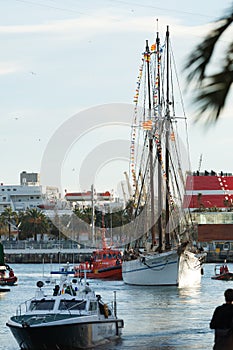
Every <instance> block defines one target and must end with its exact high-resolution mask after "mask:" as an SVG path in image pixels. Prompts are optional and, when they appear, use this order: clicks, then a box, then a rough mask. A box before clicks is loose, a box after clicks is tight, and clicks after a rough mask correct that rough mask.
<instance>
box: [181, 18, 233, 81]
mask: <svg viewBox="0 0 233 350" xmlns="http://www.w3.org/2000/svg"><path fill="white" fill-rule="evenodd" d="M232 22H233V13H231V15H230V16H229V17H227V18H225V19H220V20H218V22H216V24H217V27H216V28H215V29H213V30H212V31H211V32H210V33H209V34H208V35H207V37H206V38H205V39H204V41H203V42H202V43H201V44H199V45H198V46H197V47H196V49H195V50H194V51H193V52H192V53H191V55H190V56H189V57H188V59H187V62H186V64H185V70H187V71H189V73H188V75H187V81H188V82H190V81H193V80H195V81H196V82H197V83H198V82H200V81H201V80H202V79H203V78H204V76H205V70H206V67H207V65H208V63H209V62H210V59H211V57H212V54H213V51H214V48H215V45H216V43H217V41H218V40H219V38H220V37H221V35H222V34H223V33H224V32H225V30H226V29H227V28H228V27H229V25H230V24H231V23H232Z"/></svg>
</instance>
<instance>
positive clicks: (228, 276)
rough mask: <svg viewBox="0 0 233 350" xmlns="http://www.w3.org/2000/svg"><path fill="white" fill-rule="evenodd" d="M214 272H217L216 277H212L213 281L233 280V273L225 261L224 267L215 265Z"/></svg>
mask: <svg viewBox="0 0 233 350" xmlns="http://www.w3.org/2000/svg"><path fill="white" fill-rule="evenodd" d="M214 272H215V275H214V276H212V277H211V278H212V279H213V280H220V281H232V280H233V273H232V272H230V271H229V269H228V266H227V263H226V260H225V261H224V264H223V265H215V268H214Z"/></svg>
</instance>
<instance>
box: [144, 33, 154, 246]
mask: <svg viewBox="0 0 233 350" xmlns="http://www.w3.org/2000/svg"><path fill="white" fill-rule="evenodd" d="M145 56H146V63H147V84H148V117H149V120H151V112H152V110H151V81H150V49H149V45H148V40H146V51H145ZM148 133H149V164H150V165H149V169H150V192H151V203H150V211H151V216H150V218H151V222H150V227H151V239H152V247H153V245H154V242H155V205H154V171H153V135H152V131H151V130H149V131H148Z"/></svg>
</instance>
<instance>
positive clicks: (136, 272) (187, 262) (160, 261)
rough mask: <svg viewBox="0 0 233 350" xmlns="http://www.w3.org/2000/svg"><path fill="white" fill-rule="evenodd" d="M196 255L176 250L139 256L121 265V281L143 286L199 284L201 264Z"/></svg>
mask: <svg viewBox="0 0 233 350" xmlns="http://www.w3.org/2000/svg"><path fill="white" fill-rule="evenodd" d="M199 257H200V256H198V255H197V254H194V253H191V252H189V251H184V252H183V253H182V254H181V255H178V254H177V251H176V250H172V251H169V252H164V253H160V254H158V253H152V254H148V255H143V256H140V257H139V258H137V259H135V260H129V261H124V262H123V264H122V276H123V280H124V282H125V283H127V284H132V285H143V286H166V285H167V286H168V285H175V286H179V287H186V286H193V285H194V284H200V282H201V263H200V260H199Z"/></svg>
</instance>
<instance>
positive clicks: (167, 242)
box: [165, 26, 171, 249]
mask: <svg viewBox="0 0 233 350" xmlns="http://www.w3.org/2000/svg"><path fill="white" fill-rule="evenodd" d="M166 48H167V57H166V65H167V67H166V73H167V82H166V84H167V90H166V110H165V126H166V134H165V147H166V156H165V171H166V190H165V193H166V199H165V208H166V214H165V222H166V230H165V249H170V247H171V244H170V232H169V231H170V225H169V219H170V214H169V137H170V122H171V118H170V108H169V106H170V101H169V64H170V62H169V27H168V26H167V31H166Z"/></svg>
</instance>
